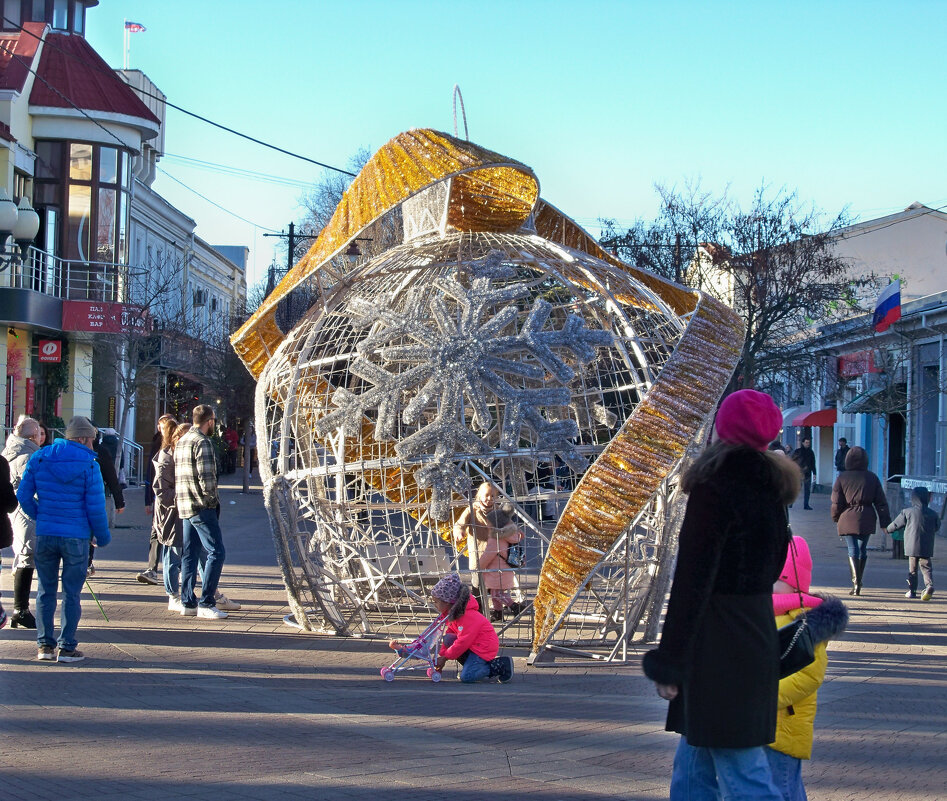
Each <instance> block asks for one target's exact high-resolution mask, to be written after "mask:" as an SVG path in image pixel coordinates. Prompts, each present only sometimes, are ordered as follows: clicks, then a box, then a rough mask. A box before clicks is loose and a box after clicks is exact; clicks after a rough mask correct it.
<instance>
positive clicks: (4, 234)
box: [0, 187, 39, 271]
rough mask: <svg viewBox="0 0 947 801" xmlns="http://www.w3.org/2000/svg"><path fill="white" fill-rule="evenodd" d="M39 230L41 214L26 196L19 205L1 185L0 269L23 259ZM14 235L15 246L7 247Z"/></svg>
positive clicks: (11, 265)
mask: <svg viewBox="0 0 947 801" xmlns="http://www.w3.org/2000/svg"><path fill="white" fill-rule="evenodd" d="M38 232H39V215H38V214H37V213H36V211H35V210H34V209H33V207H32V206H31V205H30V201H29V200H27V199H26V198H25V197H23V198H20V204H19V205H18V206H17V205H15V204H14V203H13V201H12V200H11V199H10V195H9V194H8V193H7V191H6V189H4V188H2V187H0V271H3V270H5V269H6V268H7V267H13V266H15V265H16V264H19V263H21V262H22V261H23V259H24V258H25V256H26V253H27V250H29V247H30V244H31V243H32V242H33V240H34V239H36V234H37V233H38ZM10 237H13V241H14V243H15V244H14V246H13V247H12V248H10V249H7V240H8V239H9V238H10Z"/></svg>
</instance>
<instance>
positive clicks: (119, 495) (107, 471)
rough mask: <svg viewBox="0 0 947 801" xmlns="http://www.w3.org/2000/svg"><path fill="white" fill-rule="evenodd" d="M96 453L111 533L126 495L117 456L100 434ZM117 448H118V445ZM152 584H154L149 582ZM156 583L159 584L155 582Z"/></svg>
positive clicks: (91, 569) (92, 565)
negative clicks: (120, 477)
mask: <svg viewBox="0 0 947 801" xmlns="http://www.w3.org/2000/svg"><path fill="white" fill-rule="evenodd" d="M92 448H93V450H94V451H95V460H96V462H98V465H99V470H101V471H102V484H103V486H104V488H105V515H106V517H107V518H108V524H109V531H111V530H112V529H113V528H114V527H115V516H116V515H120V514H122V512H124V511H125V493H124V492H123V491H122V483H121V482H120V481H119V480H118V473H116V472H115V455H116V450H114V449H113V448H112V447H111V446H110V445H108V444H106V442H105V438H104V437H102V436H101V434H99V436H97V437H96V440H95V443H94V444H93V445H92ZM115 448H116V449H117V448H118V445H117V443H116V445H115ZM94 558H95V545H94V544H90V545H89V575H90V576H94V575H95V562H94V561H93V560H94ZM149 583H152V582H149ZM154 583H157V581H155V582H154Z"/></svg>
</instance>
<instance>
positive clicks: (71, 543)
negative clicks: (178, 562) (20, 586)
mask: <svg viewBox="0 0 947 801" xmlns="http://www.w3.org/2000/svg"><path fill="white" fill-rule="evenodd" d="M97 434H98V432H97V431H96V428H95V426H94V425H92V423H91V422H89V420H88V419H87V418H85V417H73V418H72V419H71V420H70V421H69V424H68V425H67V426H66V439H64V440H61V439H60V440H56V441H55V442H54V443H53V444H52V445H50V446H49V447H46V448H43V449H41V450H40V451H39V452H38V453H36V454H34V455H33V457H32V458H31V459H30V460H29V462H27V465H26V470H24V471H23V478H22V479H21V480H20V486H19V487H18V488H17V499H18V500H19V502H20V506H21V507H22V508H23V511H24V512H26V514H28V515H29V516H30V517H32V518H33V519H34V520H35V521H36V553H35V557H34V558H35V561H36V577H37V594H36V641H37V644H38V646H39V652H38V655H37V658H38V659H39V660H40V661H41V662H53V661H56V659H57V655H56V650H55V647H56V645H57V639H56V637H55V627H54V618H55V615H56V591H57V587H58V584H59V581H60V570H61V573H62V614H61V618H60V633H59V638H58V646H59V655H58V660H59V661H60V662H79V661H81V660H82V659H85V654H83V653H82V652H81V651H80V650H79V649H78V647H77V646H78V644H79V643H78V641H77V639H76V634H77V630H78V627H79V618H80V616H81V614H82V607H81V606H80V603H79V593H80V592H81V591H82V584H83V582H84V581H85V579H86V573H87V571H88V568H89V545H90V544H91V543H92V542H95V543H96V544H98V545H99V546H105V545H108V544H109V542H110V541H111V539H112V535H111V533H110V532H109V527H108V517H107V515H106V513H105V485H104V484H103V482H102V471H101V470H100V469H99V465H98V462H97V461H96V458H95V451H94V450H93V449H92V445H93V443H94V442H95V438H96V435H97Z"/></svg>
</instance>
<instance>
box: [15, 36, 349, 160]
mask: <svg viewBox="0 0 947 801" xmlns="http://www.w3.org/2000/svg"><path fill="white" fill-rule="evenodd" d="M3 21H4V22H5V23H7V25H8V26H9V27H11V28H15V29H16V30H18V31H20V32H21V33H25V34H26V35H27V36H32V37H33V38H34V39H36V40H37V41H40V42H43V43H44V47H48V48H50V49H51V50H56V51H57V52H59V53H62V54H63V55H65V56H68V57H69V58H71V59H73V60H74V61H78V62H79V63H80V64H82V65H83V66H85V67H87V68H88V69H91V70H95V71H96V72H101V73H103V74H108V75H113V76H114V75H115V74H116V71H115V70H113V69H108V70H103V69H102V68H101V67H99V66H98V65H96V64H89V63H88V62H87V61H85V60H84V59H82V58H79V56H77V55H76V54H75V53H70V52H69V51H67V50H63V49H62V48H61V47H56V45H54V44H52V43H50V42H47V41H46V40H44V39H43V38H42V37H40V36H37V35H36V34H35V33H32V32H31V31H28V30H26V28H24V27H23V26H22V25H19V24H17V23H15V22H13V20H11V19H9V18H7V17H4V18H3ZM7 52H10V51H7ZM21 63H22V62H21ZM31 72H32V70H31ZM34 74H35V73H34ZM44 83H45V81H44ZM125 85H126V86H128V88H129V89H131V90H132V91H133V92H137V93H138V94H139V95H142V96H144V97H149V98H151V99H152V100H157V101H158V102H159V103H164V104H165V105H166V106H168V107H169V108H173V109H174V110H175V111H180V112H181V113H182V114H187V115H188V116H189V117H193V118H194V119H196V120H200V121H201V122H203V123H206V124H207V125H212V126H213V127H215V128H219V129H220V130H222V131H226V132H227V133H230V134H233V135H234V136H239V137H241V138H242V139H246V140H248V141H250V142H253V143H254V144H257V145H260V146H262V147H267V148H270V149H271V150H275V151H277V152H278V153H283V154H284V155H286V156H290V157H291V158H294V159H299V160H301V161H307V162H309V163H310V164H315V165H316V166H317V167H322V168H324V169H326V170H332V171H333V172H339V173H342V174H343V175H349V176H352V177H353V178H354V177H355V173H354V172H351V171H350V170H343V169H342V168H341V167H334V166H332V165H331V164H326V163H325V162H323V161H318V160H316V159H313V158H309V156H303V155H301V154H299V153H294V152H293V151H292V150H287V149H286V148H283V147H280V146H279V145H274V144H272V143H271V142H266V141H264V140H263V139H258V138H257V137H255V136H250V134H245V133H243V132H242V131H238V130H236V129H235V128H231V127H230V126H228V125H224V124H223V123H220V122H215V121H214V120H212V119H209V118H207V117H205V116H203V115H202V114H198V113H197V112H194V111H189V110H188V109H186V108H183V107H182V106H179V105H176V104H175V103H172V102H170V101H169V100H168V99H167V97H165V96H164V95H156V94H153V93H152V92H147V91H145V90H144V89H139V88H137V87H135V86H132V85H131V84H129V83H128V82H127V81H126V83H125ZM47 86H48V84H47ZM50 88H52V87H50Z"/></svg>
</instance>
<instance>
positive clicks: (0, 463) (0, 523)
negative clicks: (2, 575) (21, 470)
mask: <svg viewBox="0 0 947 801" xmlns="http://www.w3.org/2000/svg"><path fill="white" fill-rule="evenodd" d="M16 507H17V502H16V493H14V492H13V483H12V482H11V481H10V464H9V463H8V462H7V460H6V459H4V458H3V457H2V456H0V548H9V547H10V545H12V544H13V526H11V525H10V518H9V517H7V515H8V514H10V513H12V512H13V510H14V509H16ZM0 561H2V560H0ZM5 625H7V613H6V612H5V611H4V610H3V604H2V603H0V629H2V628H3V627H4V626H5Z"/></svg>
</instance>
